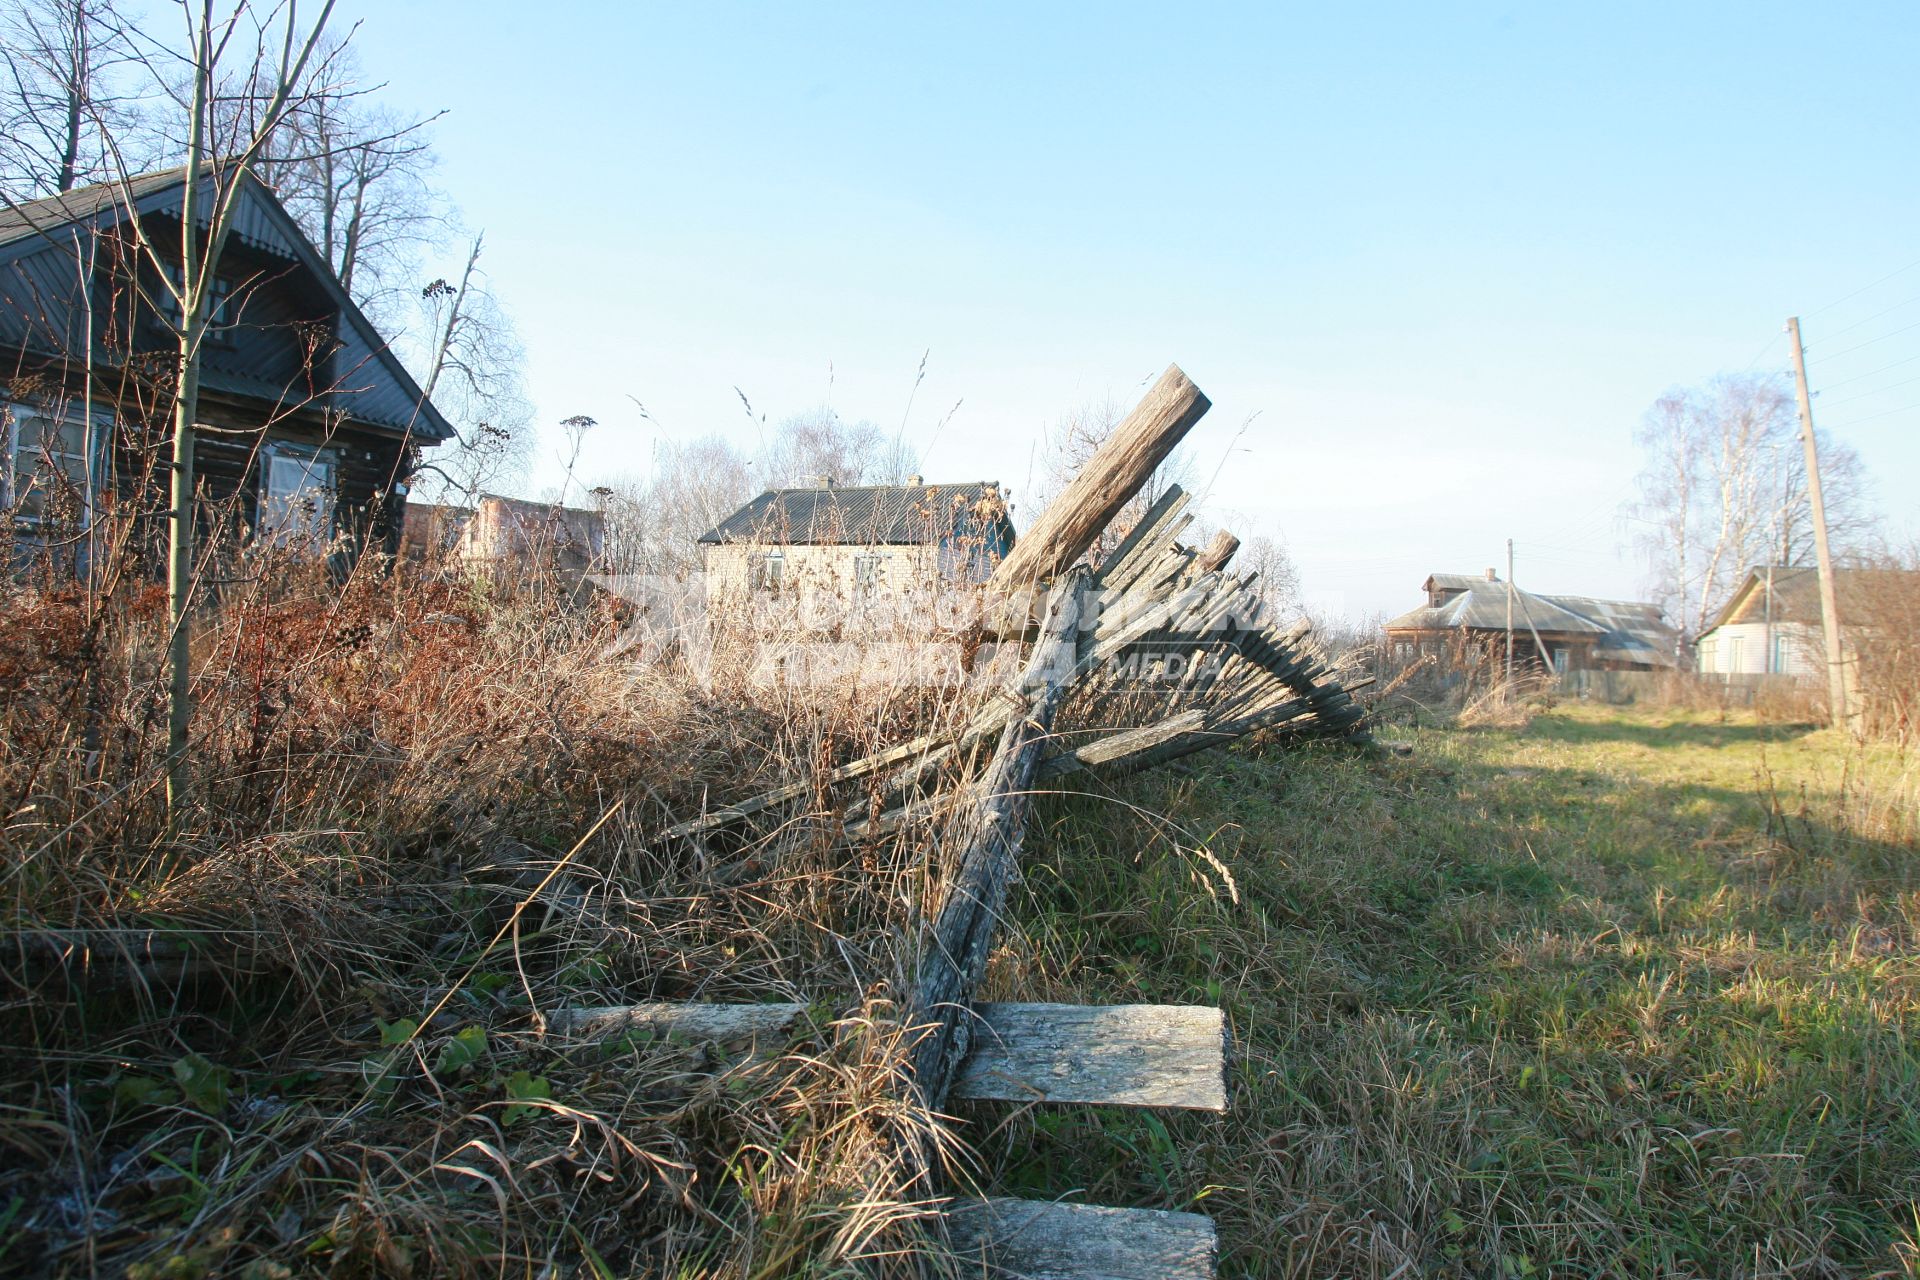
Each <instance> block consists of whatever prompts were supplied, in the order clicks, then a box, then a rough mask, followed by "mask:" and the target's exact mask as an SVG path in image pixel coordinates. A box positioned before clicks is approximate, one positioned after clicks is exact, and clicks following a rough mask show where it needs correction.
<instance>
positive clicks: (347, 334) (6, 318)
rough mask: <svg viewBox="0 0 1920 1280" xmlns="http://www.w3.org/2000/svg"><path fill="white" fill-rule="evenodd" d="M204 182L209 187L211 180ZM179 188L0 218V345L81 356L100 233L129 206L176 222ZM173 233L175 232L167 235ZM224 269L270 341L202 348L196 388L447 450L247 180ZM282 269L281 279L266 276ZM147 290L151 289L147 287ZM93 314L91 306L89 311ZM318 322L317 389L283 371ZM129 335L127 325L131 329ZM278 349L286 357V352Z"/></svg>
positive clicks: (412, 391)
mask: <svg viewBox="0 0 1920 1280" xmlns="http://www.w3.org/2000/svg"><path fill="white" fill-rule="evenodd" d="M203 181H208V182H210V181H211V179H204V180H203ZM185 190H186V183H185V180H184V175H183V171H182V170H178V169H175V170H171V171H167V172H163V173H157V174H146V175H142V176H140V177H138V178H134V179H131V180H129V181H128V182H127V183H125V184H117V183H110V184H102V185H100V186H95V187H88V188H83V189H81V190H79V191H73V192H68V193H66V194H65V195H62V196H55V197H49V198H48V199H45V200H37V201H32V202H29V203H27V204H23V205H19V206H15V207H14V208H12V209H9V210H7V211H6V215H5V216H4V217H0V345H4V346H8V347H12V348H16V349H18V350H20V351H21V352H23V353H30V354H33V355H38V356H41V357H48V358H52V359H55V360H60V359H69V358H71V357H72V356H73V355H74V353H76V352H80V351H85V350H87V349H88V348H89V346H91V347H92V350H93V355H94V357H95V358H96V359H100V358H102V357H104V355H105V352H104V350H103V349H102V348H101V346H100V345H99V343H98V342H90V340H89V338H88V336H87V325H88V320H89V311H90V310H91V311H93V312H94V313H95V314H94V315H93V317H92V319H93V321H94V327H95V330H96V332H97V331H98V330H99V329H100V328H101V321H102V317H101V316H100V315H99V314H98V312H99V311H100V310H102V308H101V307H100V306H99V305H97V299H96V298H95V296H94V294H93V292H92V288H93V285H94V283H95V280H94V279H93V278H91V277H93V276H94V275H95V274H96V271H97V268H98V267H99V266H100V265H102V264H99V263H98V262H97V261H96V260H97V259H98V258H99V257H100V256H102V251H103V246H105V245H106V244H107V243H108V236H107V235H106V234H105V233H106V232H108V231H109V230H111V229H113V228H115V227H119V226H121V225H122V224H123V223H124V222H125V221H126V219H127V216H128V210H129V207H131V209H132V211H133V213H134V214H135V215H137V216H138V217H140V218H141V219H142V220H145V219H149V218H154V217H159V218H166V217H172V218H175V219H177V218H178V217H179V215H180V213H181V212H182V208H183V204H184V197H185ZM177 230H178V228H177V222H176V224H175V231H176V234H177ZM227 254H228V255H230V257H223V264H224V263H227V262H229V261H231V262H233V263H234V264H237V265H238V266H240V267H241V269H242V270H244V271H246V272H248V277H247V278H248V280H249V281H250V282H251V283H250V291H251V292H252V293H254V294H256V295H257V297H249V298H246V299H244V302H245V304H246V305H245V306H243V308H242V317H243V324H242V325H241V326H237V327H239V328H241V329H243V330H244V329H245V328H246V325H245V323H244V317H245V312H246V308H247V307H251V306H253V305H254V304H255V303H256V302H257V303H258V305H259V306H260V308H262V309H264V310H265V311H266V312H267V313H268V314H267V315H265V316H262V317H260V319H261V323H262V328H261V329H259V330H257V331H256V333H260V334H264V333H267V332H269V330H271V332H272V338H271V340H261V341H253V342H248V341H241V340H236V341H235V342H233V343H232V344H231V346H229V347H226V348H223V347H222V346H221V344H219V343H213V344H209V346H208V347H207V348H206V350H205V353H204V356H203V387H204V388H205V389H206V390H208V391H212V392H216V393H226V394H230V395H234V396H239V397H245V398H248V399H255V400H263V401H266V402H268V403H269V404H272V405H274V406H276V407H284V408H289V409H293V408H299V407H302V406H305V405H307V404H308V403H309V402H312V401H313V400H315V398H316V392H323V393H324V394H323V395H322V396H321V397H320V399H321V405H320V407H324V408H326V409H329V410H333V411H336V412H338V413H340V414H341V415H343V416H344V417H346V418H347V419H349V420H350V421H352V422H355V423H358V424H360V425H362V426H365V427H371V428H375V429H379V430H384V431H390V432H396V433H401V434H404V435H406V436H409V437H411V438H413V439H416V440H418V441H420V442H421V443H425V444H433V443H439V442H440V441H443V440H447V439H450V438H451V437H452V436H453V434H454V431H453V427H452V424H450V423H449V422H448V421H447V420H446V419H445V417H444V416H442V415H441V413H440V412H439V411H438V410H437V409H435V408H434V406H433V405H432V404H431V403H430V402H429V401H428V400H427V399H426V397H425V394H424V393H423V392H422V391H421V389H420V387H419V384H418V383H417V382H415V381H414V379H413V376H412V375H411V374H409V373H408V372H407V370H406V368H405V367H404V366H403V365H402V364H401V362H400V360H399V358H398V357H397V356H396V355H395V354H394V353H393V351H392V350H391V348H390V347H389V346H388V344H387V343H386V342H385V341H384V340H383V339H382V338H381V337H380V335H379V334H378V333H377V332H376V331H375V329H374V327H373V325H372V323H371V322H370V321H369V320H368V319H367V317H366V316H365V315H364V314H363V313H362V312H361V310H360V308H359V306H358V305H357V304H356V303H355V302H354V301H353V299H352V298H351V297H350V296H349V295H348V294H347V292H346V290H345V288H344V287H342V285H341V284H340V281H339V278H338V277H337V276H336V275H335V274H334V272H333V269H332V267H331V266H330V265H329V264H328V263H327V261H326V260H325V258H323V257H322V256H321V255H320V253H319V251H318V250H317V249H315V248H314V247H313V245H312V243H311V242H310V241H308V240H307V238H306V236H305V235H304V234H302V233H301V231H300V229H299V227H298V225H297V224H296V223H295V222H294V221H293V218H292V216H291V215H289V214H288V213H287V211H286V210H285V208H283V207H282V206H281V204H280V202H279V200H278V199H276V198H275V197H274V195H273V193H272V192H271V191H270V190H268V189H267V188H266V187H265V186H264V185H263V184H261V183H260V182H259V181H258V180H256V179H254V178H251V177H249V178H248V179H246V181H245V183H244V185H243V186H242V188H241V190H240V192H239V196H238V199H237V201H236V205H235V210H234V217H233V222H232V231H231V233H230V238H229V241H228V245H227ZM281 264H284V267H285V270H284V271H277V270H276V269H275V268H276V267H277V266H280V265H281ZM147 287H148V289H149V290H151V288H152V282H148V284H147ZM90 304H94V305H90ZM314 322H323V323H325V324H326V325H327V326H328V327H329V328H330V330H331V332H330V334H328V335H327V337H328V339H329V340H330V341H331V342H332V344H334V349H333V351H332V352H331V354H330V356H329V357H328V376H327V377H325V378H323V379H320V380H319V381H321V382H323V383H325V384H328V385H325V386H319V387H316V386H314V385H311V384H309V383H308V382H307V380H305V379H303V378H295V377H290V376H289V374H290V370H289V368H288V367H287V366H288V363H289V360H291V361H292V362H293V363H294V364H295V365H299V364H303V363H304V362H305V357H306V353H305V352H304V351H301V350H298V349H296V348H297V347H298V345H299V344H301V343H305V342H309V341H312V340H313V339H312V338H311V336H310V335H305V334H302V332H301V331H300V329H299V326H300V325H301V324H303V323H308V324H311V323H314ZM134 323H135V324H136V326H137V322H134ZM278 347H286V348H288V349H287V350H286V351H279V350H277V348H278Z"/></svg>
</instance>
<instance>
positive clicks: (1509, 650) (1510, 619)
mask: <svg viewBox="0 0 1920 1280" xmlns="http://www.w3.org/2000/svg"><path fill="white" fill-rule="evenodd" d="M1507 684H1508V685H1511V684H1513V539H1512V538H1508V539H1507Z"/></svg>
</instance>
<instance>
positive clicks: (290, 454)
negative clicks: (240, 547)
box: [0, 169, 453, 554]
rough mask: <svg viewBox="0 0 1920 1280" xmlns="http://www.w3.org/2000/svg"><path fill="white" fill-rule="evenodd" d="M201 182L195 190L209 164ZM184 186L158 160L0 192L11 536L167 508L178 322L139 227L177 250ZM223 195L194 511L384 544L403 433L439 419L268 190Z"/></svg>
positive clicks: (388, 538) (416, 442)
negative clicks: (94, 181) (9, 195)
mask: <svg viewBox="0 0 1920 1280" xmlns="http://www.w3.org/2000/svg"><path fill="white" fill-rule="evenodd" d="M199 181H200V182H201V183H202V188H203V191H206V192H210V191H211V189H212V186H213V177H212V175H211V172H208V173H207V174H204V175H203V176H201V177H200V179H199ZM185 192H186V174H185V171H184V170H183V169H174V170H169V171H166V172H161V173H151V174H145V175H142V176H140V177H137V178H133V179H130V180H128V181H126V182H124V183H119V182H116V183H107V184H102V185H99V186H93V187H85V188H80V189H77V190H74V191H69V192H66V193H65V194H62V195H58V196H52V197H48V198H47V199H43V200H35V201H31V202H28V203H26V204H20V205H14V206H11V207H8V208H6V209H4V210H0V413H4V427H5V438H4V446H5V449H4V457H3V461H4V467H3V469H0V481H3V482H4V483H3V487H0V504H3V505H0V509H3V510H4V511H5V512H6V513H7V515H8V518H9V519H10V521H11V525H12V532H13V535H14V537H15V540H16V543H18V542H21V541H25V542H28V543H32V542H34V541H36V540H38V541H40V542H42V543H44V544H46V545H58V544H59V543H61V542H62V540H63V539H65V538H66V535H67V534H69V533H70V531H72V530H73V529H75V528H84V527H87V526H89V525H91V524H92V523H93V522H94V521H95V519H96V518H97V517H99V516H100V515H101V514H102V513H104V512H106V511H108V510H111V509H113V508H115V507H116V506H117V505H120V504H133V505H132V506H131V507H128V508H126V509H128V510H136V511H145V512H148V513H156V512H160V511H162V510H163V509H164V508H165V506H166V501H165V496H164V495H165V491H166V487H167V484H166V476H167V468H168V465H169V463H168V458H169V457H170V455H171V430H172V420H171V418H172V387H173V383H174V380H175V377H176V376H177V359H178V340H177V338H176V337H175V336H174V335H175V330H174V326H173V320H174V319H175V317H173V316H172V315H171V298H170V296H169V294H168V292H167V290H166V289H165V288H164V287H163V284H162V281H161V279H160V278H159V275H158V273H157V272H156V270H155V268H154V266H153V265H152V262H151V260H150V258H149V256H148V255H147V254H145V252H144V251H143V250H142V249H141V248H140V247H139V242H140V240H142V239H144V240H145V241H146V243H148V244H151V245H153V246H156V247H157V248H158V249H159V250H160V252H161V254H162V255H164V254H165V253H166V251H167V249H168V247H169V246H171V247H173V248H174V251H175V252H177V251H178V246H179V245H180V243H181V239H182V232H183V228H182V226H181V224H180V219H181V217H182V212H183V209H184V195H185ZM237 198H238V204H237V207H236V210H235V214H234V218H233V223H232V230H231V233H230V235H229V238H228V240H227V243H226V247H225V251H224V252H223V253H222V255H221V258H220V260H219V263H218V279H217V284H216V287H215V295H216V296H215V302H214V307H213V312H212V315H211V329H210V332H209V334H208V336H207V339H206V343H205V346H204V347H203V357H202V373H201V385H200V398H199V423H200V429H199V431H198V432H197V434H196V438H195V445H194V449H195V462H196V471H197V474H198V478H199V486H200V493H201V497H202V500H203V506H202V511H203V517H202V518H203V527H206V528H210V529H218V530H220V531H223V532H231V533H234V534H237V535H238V536H240V537H261V536H265V537H271V538H273V539H275V540H277V541H279V542H281V543H283V544H284V545H287V546H289V547H295V548H308V547H311V548H315V549H319V548H322V547H328V546H332V547H334V548H336V549H339V550H344V551H345V552H347V553H348V554H352V553H355V552H357V551H358V550H360V549H362V548H365V547H367V546H373V547H377V548H380V549H383V550H386V551H388V552H393V551H395V550H396V549H397V547H398V541H399V533H400V526H401V523H402V518H403V510H404V496H405V492H406V486H407V481H408V477H409V475H410V474H411V472H412V469H413V466H414V463H415V458H416V455H417V451H418V450H419V449H421V448H422V447H425V446H430V445H433V444H437V443H440V442H441V441H444V440H447V439H449V438H451V437H452V435H453V428H452V427H451V426H450V425H449V424H448V423H447V421H446V420H445V419H444V418H443V417H442V416H441V415H440V413H439V412H438V411H436V410H435V409H434V407H433V405H432V404H430V403H429V402H428V401H427V399H426V397H425V396H424V395H423V394H422V392H421V390H420V388H419V386H418V385H417V384H416V383H415V381H414V379H413V378H412V377H411V376H410V375H409V374H408V373H407V371H406V369H405V368H403V367H402V366H401V363H400V361H399V360H398V359H397V358H396V357H395V355H394V353H393V352H392V350H391V349H390V348H389V346H388V344H387V342H386V340H385V339H384V338H383V337H382V336H381V335H380V334H379V333H378V332H377V331H376V330H375V329H374V327H373V325H372V324H371V323H370V322H369V321H368V319H367V317H366V316H365V315H364V314H363V313H362V312H361V310H360V308H359V307H358V306H356V305H355V303H354V302H353V300H352V298H350V297H349V296H348V295H347V292H346V290H345V289H344V288H343V287H342V286H341V284H340V281H339V279H338V277H337V276H336V275H335V274H334V272H333V270H332V269H331V268H330V267H329V265H328V263H327V261H326V259H325V258H324V257H322V256H321V254H320V253H319V252H318V251H317V250H316V249H315V248H314V247H313V245H312V244H311V243H310V242H309V241H308V240H307V238H306V236H305V235H304V234H302V232H301V231H300V229H299V227H298V226H296V225H295V223H294V221H293V219H292V218H291V217H290V216H289V215H288V214H287V211H286V210H285V209H284V208H283V207H282V206H281V204H280V202H279V201H278V200H277V199H276V198H275V196H274V194H273V192H272V191H270V190H269V189H268V188H267V187H265V186H264V185H262V184H261V183H260V182H258V181H256V180H253V179H247V180H244V182H243V183H242V186H241V189H240V190H239V192H238V197H237ZM208 203H209V200H208V199H204V198H203V199H202V200H201V201H200V205H199V207H200V208H202V209H205V207H206V205H207V204H208ZM162 269H164V270H167V271H168V273H169V274H176V275H177V268H166V267H164V264H163V268H162ZM156 499H157V500H156ZM149 524H150V525H152V526H153V527H155V528H157V524H158V522H157V521H155V520H150V521H149ZM67 540H69V541H70V539H67Z"/></svg>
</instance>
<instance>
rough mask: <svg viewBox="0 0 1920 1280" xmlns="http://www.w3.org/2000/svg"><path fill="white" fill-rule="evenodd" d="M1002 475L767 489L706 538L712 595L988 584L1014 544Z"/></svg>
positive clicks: (704, 547) (842, 592) (847, 592)
mask: <svg viewBox="0 0 1920 1280" xmlns="http://www.w3.org/2000/svg"><path fill="white" fill-rule="evenodd" d="M1013 539H1014V531H1013V520H1012V518H1011V516H1010V515H1009V513H1008V509H1007V503H1006V500H1005V498H1004V497H1003V496H1002V494H1001V491H1000V485H999V482H997V481H993V480H981V481H973V482H970V483H965V484H927V483H926V482H925V481H923V480H922V479H921V478H920V477H919V476H911V477H909V478H908V480H907V483H906V484H901V485H858V486H842V485H834V484H824V485H820V486H818V487H810V488H794V489H769V490H767V491H766V492H765V493H762V494H761V495H760V496H759V497H757V498H754V499H753V500H752V501H751V502H749V503H747V504H746V505H745V506H743V507H741V508H740V509H739V510H738V511H736V512H734V513H733V514H732V515H730V516H728V517H727V518H726V519H725V520H722V521H721V522H720V523H719V524H718V525H715V526H714V527H713V528H712V529H709V530H708V531H707V532H705V533H703V534H701V535H700V538H699V542H700V545H701V547H702V550H703V558H704V562H705V569H706V584H707V592H708V595H709V596H710V597H714V598H718V597H722V596H727V595H739V594H741V593H768V592H779V591H826V592H832V593H834V594H838V595H842V596H847V595H851V594H856V593H859V592H863V591H875V590H892V591H901V590H909V589H913V588H924V587H930V586H935V585H942V584H947V585H951V584H963V583H973V582H984V581H985V580H986V579H987V576H988V575H989V574H991V573H992V572H993V566H994V565H996V564H998V563H999V562H1000V559H1001V558H1002V557H1003V556H1005V555H1006V553H1007V552H1008V551H1009V550H1011V549H1012V547H1013Z"/></svg>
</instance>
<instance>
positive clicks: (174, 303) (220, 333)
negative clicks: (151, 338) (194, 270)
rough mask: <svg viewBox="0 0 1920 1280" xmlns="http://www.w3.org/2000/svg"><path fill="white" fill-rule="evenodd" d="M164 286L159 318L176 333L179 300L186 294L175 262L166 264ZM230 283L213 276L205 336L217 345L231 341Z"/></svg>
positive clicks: (221, 277)
mask: <svg viewBox="0 0 1920 1280" xmlns="http://www.w3.org/2000/svg"><path fill="white" fill-rule="evenodd" d="M167 285H168V287H167V288H165V289H162V290H161V291H160V299H159V301H160V314H161V315H163V316H165V317H166V318H167V323H168V324H170V325H172V326H173V327H174V328H175V329H176V330H177V329H178V328H179V327H180V325H181V316H182V313H181V310H180V297H181V295H182V294H184V293H185V292H186V276H185V275H184V274H183V273H182V271H181V269H180V264H179V263H177V262H169V263H168V264H167ZM233 312H234V303H233V281H231V280H229V279H227V277H225V276H222V275H215V276H214V278H213V286H212V291H211V293H210V295H209V296H208V298H207V335H208V337H210V338H211V339H213V340H214V341H216V342H229V341H232V326H233Z"/></svg>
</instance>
